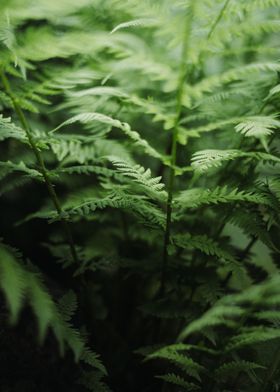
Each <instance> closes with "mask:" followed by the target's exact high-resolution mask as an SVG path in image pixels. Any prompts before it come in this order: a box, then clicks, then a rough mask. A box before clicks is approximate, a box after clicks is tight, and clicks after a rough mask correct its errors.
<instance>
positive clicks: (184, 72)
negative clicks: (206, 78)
mask: <svg viewBox="0 0 280 392" xmlns="http://www.w3.org/2000/svg"><path fill="white" fill-rule="evenodd" d="M194 5H195V0H192V1H191V4H190V9H189V10H188V15H187V18H186V26H185V32H184V39H183V48H182V54H181V64H180V69H179V78H178V88H177V95H176V113H175V119H174V127H173V133H172V142H171V166H170V169H169V179H168V186H167V189H168V196H167V204H166V226H165V233H164V244H163V259H162V273H161V286H160V295H162V294H164V292H165V285H166V272H167V263H168V245H169V244H170V231H171V220H172V202H173V190H174V179H175V166H176V162H177V139H178V130H179V122H180V118H181V113H182V101H183V93H184V84H185V80H186V76H187V73H188V67H187V65H186V59H187V56H188V51H189V43H190V34H191V27H192V21H193V11H194Z"/></svg>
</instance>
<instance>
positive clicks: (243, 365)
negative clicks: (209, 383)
mask: <svg viewBox="0 0 280 392" xmlns="http://www.w3.org/2000/svg"><path fill="white" fill-rule="evenodd" d="M264 368H265V367H264V366H262V365H259V364H258V363H255V362H250V361H245V360H243V359H240V360H238V361H232V362H227V363H224V364H223V365H221V366H220V367H219V368H218V369H216V370H215V374H216V377H224V376H226V375H229V376H232V375H233V374H234V373H240V372H245V373H248V372H250V371H251V370H255V369H264Z"/></svg>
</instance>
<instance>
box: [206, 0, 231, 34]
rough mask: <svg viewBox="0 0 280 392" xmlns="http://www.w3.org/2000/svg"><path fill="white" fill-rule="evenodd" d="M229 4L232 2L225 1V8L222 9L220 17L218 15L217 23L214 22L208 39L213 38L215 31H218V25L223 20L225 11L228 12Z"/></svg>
mask: <svg viewBox="0 0 280 392" xmlns="http://www.w3.org/2000/svg"><path fill="white" fill-rule="evenodd" d="M229 3H230V0H226V1H225V3H224V5H223V7H222V9H221V11H220V13H219V15H218V16H217V18H216V19H215V21H214V23H213V25H212V27H211V29H210V31H209V33H208V35H207V39H209V38H211V36H212V34H213V32H214V30H215V29H216V27H217V25H218V23H219V22H220V20H221V19H222V17H223V16H224V13H225V10H226V8H227V6H228V5H229Z"/></svg>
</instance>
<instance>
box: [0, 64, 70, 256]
mask: <svg viewBox="0 0 280 392" xmlns="http://www.w3.org/2000/svg"><path fill="white" fill-rule="evenodd" d="M0 77H1V81H2V83H3V86H4V88H5V90H6V93H7V95H8V96H9V97H10V98H11V101H12V103H13V107H14V110H15V112H16V114H17V116H18V118H19V121H20V123H21V125H22V127H23V129H24V130H25V133H26V136H27V139H28V142H29V144H30V146H31V149H32V151H33V153H34V155H35V157H36V160H37V162H38V165H39V170H40V172H41V174H42V176H43V178H44V182H45V184H46V186H47V189H48V192H49V195H50V198H51V200H52V202H53V205H54V207H55V209H56V211H57V213H58V214H59V215H60V217H61V213H62V207H61V205H60V202H59V199H58V197H57V194H56V191H55V189H54V186H53V184H52V182H51V179H50V177H49V174H48V170H47V168H46V166H45V162H44V159H43V157H42V154H41V152H40V150H39V149H38V148H37V146H36V141H35V140H34V138H33V135H32V130H31V127H30V125H29V123H28V121H27V119H26V117H25V115H24V113H23V111H22V110H21V107H20V106H19V104H18V102H17V99H16V97H15V96H14V95H13V92H12V90H11V87H10V83H9V81H8V79H7V77H6V75H5V74H4V72H3V71H2V70H0ZM61 221H62V225H63V228H64V232H65V236H66V239H67V242H68V243H69V247H70V252H71V255H72V258H73V261H74V262H75V263H77V262H78V257H77V252H76V249H75V245H74V241H73V237H72V233H71V230H70V227H69V225H68V223H67V222H66V220H65V219H63V218H62V217H61Z"/></svg>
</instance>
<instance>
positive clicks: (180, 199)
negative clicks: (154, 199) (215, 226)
mask: <svg viewBox="0 0 280 392" xmlns="http://www.w3.org/2000/svg"><path fill="white" fill-rule="evenodd" d="M237 201H239V202H241V201H244V202H250V203H256V204H265V205H269V204H270V203H269V200H268V198H267V197H265V195H262V194H258V193H256V192H248V191H240V190H238V189H237V188H236V189H229V188H228V187H227V186H224V187H217V188H215V189H213V190H210V189H203V188H193V189H189V190H186V191H183V192H181V193H180V194H179V196H177V197H176V198H175V199H174V202H176V203H178V205H179V206H180V207H183V208H197V207H199V206H201V205H203V204H219V203H232V202H237Z"/></svg>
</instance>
